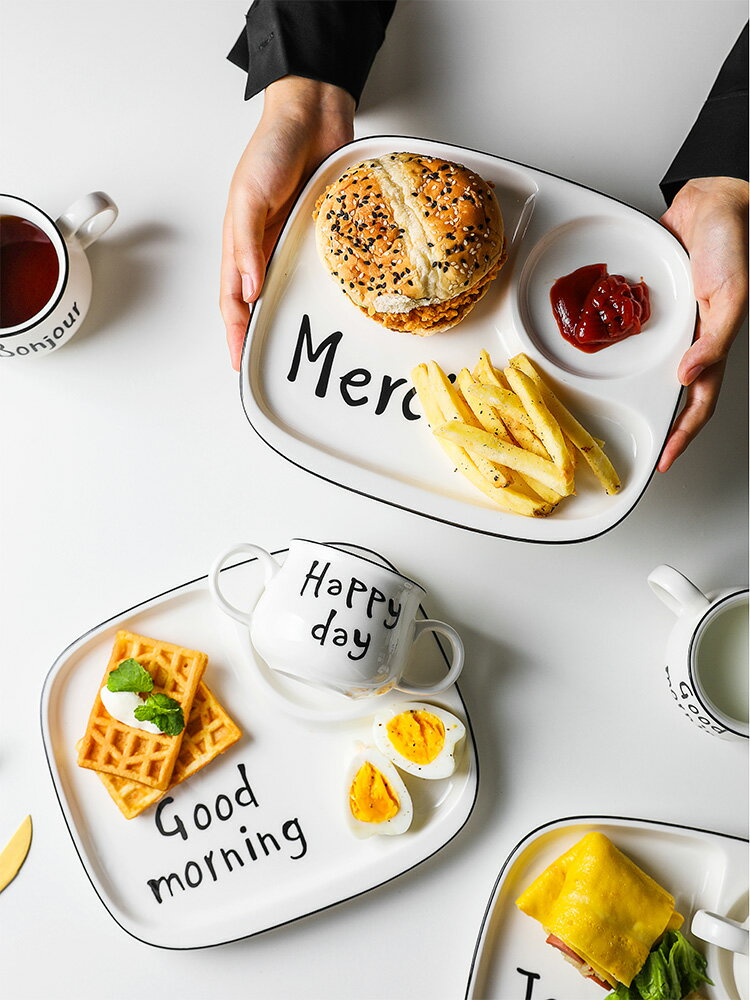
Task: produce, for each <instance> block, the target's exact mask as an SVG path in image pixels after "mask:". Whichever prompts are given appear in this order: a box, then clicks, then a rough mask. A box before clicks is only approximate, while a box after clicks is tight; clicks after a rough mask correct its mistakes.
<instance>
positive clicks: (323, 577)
mask: <svg viewBox="0 0 750 1000" xmlns="http://www.w3.org/2000/svg"><path fill="white" fill-rule="evenodd" d="M330 569H331V564H330V562H327V563H325V564H324V565H323V564H322V563H320V562H319V561H318V560H317V559H313V561H312V563H311V565H310V568H309V570H308V571H307V573H306V574H305V578H304V581H303V583H302V589H301V590H300V592H299V593H300V597H304V596H305V594H307V595H308V597H312V598H314V599H315V600H320V599H321V598H324V597H326V596H328V597H340V596H343V603H344V605H345V606H346V607H347V608H348V609H349V610H352V608H354V606H355V604H359V606H360V607H361V608H363V609H364V612H365V615H366V617H367V620H368V621H373V620H374V619H375V618H376V617H377V618H380V617H381V615H382V616H383V617H382V622H383V627H384V628H387V629H389V630H391V629H394V628H395V627H396V626H397V625H398V622H399V619H400V617H401V602H400V601H396V602H394V600H393V598H392V597H388V598H386V596H385V594H384V593H383V592H382V591H380V590H378V589H377V587H371V586H368V585H367V584H365V583H363V582H362V581H361V580H358V579H357V577H356V576H352V577H350V578H349V579H348V580H347V581H344V580H339V579H337V578H336V577H335V576H330V575H329V573H330ZM337 615H338V610H337V608H335V607H333V608H331V609H330V611H329V612H328V617H327V618H325V619H324V620H323V621H321V622H317V623H316V624H315V625H313V627H312V629H311V630H310V634H311V636H312V637H313V639H315V640H317V642H319V643H320V645H321V646H325V645H326V643H327V642H329V641H330V642H331V643H332V644H333V645H334V646H339V647H345V648H346V655H347V657H348V658H349V659H350V660H361V659H362V658H363V657H365V656H366V655H367V651H368V649H369V648H370V643H371V642H372V633H370V632H366V631H364V630H363V629H359V628H353V629H351V631H348V630H347V629H345V628H339V627H338V626H335V627H333V626H334V622H335V619H336V616H337Z"/></svg>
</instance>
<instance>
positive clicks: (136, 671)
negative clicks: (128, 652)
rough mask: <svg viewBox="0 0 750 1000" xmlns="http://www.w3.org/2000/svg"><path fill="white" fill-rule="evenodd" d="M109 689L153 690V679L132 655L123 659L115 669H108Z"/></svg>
mask: <svg viewBox="0 0 750 1000" xmlns="http://www.w3.org/2000/svg"><path fill="white" fill-rule="evenodd" d="M107 687H108V688H109V690H110V691H134V692H135V693H136V694H141V693H143V692H146V691H151V690H153V687H154V681H153V678H152V677H151V674H150V673H149V672H148V670H146V669H145V668H144V667H142V666H141V665H140V663H139V662H138V660H134V659H133V658H132V656H131V657H130V659H128V660H123V661H122V663H121V664H120V665H119V666H118V667H117V669H116V670H110V672H109V677H108V678H107Z"/></svg>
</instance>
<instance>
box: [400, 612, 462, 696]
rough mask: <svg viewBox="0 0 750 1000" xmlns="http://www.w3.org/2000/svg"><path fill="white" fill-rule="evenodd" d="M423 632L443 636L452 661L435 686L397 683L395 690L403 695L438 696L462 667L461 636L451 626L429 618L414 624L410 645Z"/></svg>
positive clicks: (457, 675)
mask: <svg viewBox="0 0 750 1000" xmlns="http://www.w3.org/2000/svg"><path fill="white" fill-rule="evenodd" d="M423 632H437V633H439V634H440V635H443V636H445V638H446V639H447V640H448V641H449V642H450V644H451V648H452V650H453V659H452V662H451V665H450V669H449V670H448V673H447V674H446V675H445V677H443V679H442V680H440V681H438V682H437V683H435V684H403V683H401V682H400V681H399V683H398V684H396V685H395V687H396V690H397V691H403V692H404V694H419V695H432V694H439V693H440V692H441V691H445V690H446V688H449V687H450V686H451V684H455V683H456V681H457V680H458V677H459V674H460V673H461V671H462V670H463V667H464V644H463V642H462V641H461V636H460V635H459V634H458V632H456V630H455V629H454V628H453V627H452V626H451V625H447V624H446V623H445V622H438V621H434V620H433V619H431V618H425V619H423V620H422V621H418V622H415V623H414V638H413V639H412V645H414V643H415V642H416V641H417V639H418V638H419V637H420V635H422V633H423Z"/></svg>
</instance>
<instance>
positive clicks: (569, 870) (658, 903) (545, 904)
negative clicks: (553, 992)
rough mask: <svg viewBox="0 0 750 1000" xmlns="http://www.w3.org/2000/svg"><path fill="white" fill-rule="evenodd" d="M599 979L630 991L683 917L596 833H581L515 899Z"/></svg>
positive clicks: (670, 899)
mask: <svg viewBox="0 0 750 1000" xmlns="http://www.w3.org/2000/svg"><path fill="white" fill-rule="evenodd" d="M516 905H517V906H518V907H519V908H520V909H521V910H523V912H524V913H527V914H528V915H529V916H530V917H534V919H535V920H538V921H539V922H540V923H541V924H542V925H543V926H544V928H545V929H546V930H547V932H548V933H550V934H554V935H556V936H557V937H558V938H560V940H561V941H563V942H564V943H565V944H567V945H568V947H570V948H572V949H573V951H575V953H576V954H577V955H579V956H580V957H581V958H582V959H583V960H584V961H585V962H587V963H588V964H589V965H590V966H591V967H592V969H593V970H594V972H595V973H597V975H599V976H600V978H606V979H607V980H609V981H610V982H612V981H613V980H617V981H618V982H620V983H624V984H625V985H626V986H630V983H631V982H632V980H633V977H634V976H635V975H636V973H637V972H639V971H640V969H641V968H642V966H643V964H644V962H645V961H646V959H647V958H648V954H649V951H650V950H651V947H652V946H653V944H654V943H655V942H656V941H657V939H658V938H659V937H661V935H662V934H663V933H664V931H665V930H666V929H667V928H670V929H676V928H677V927H679V926H680V925H681V924H682V921H683V918H682V917H681V916H680V914H679V913H677V912H676V911H675V908H674V897H673V896H671V895H670V894H669V893H668V892H667V891H666V889H663V888H662V887H661V886H660V885H659V884H658V882H655V881H654V880H653V879H652V878H651V877H650V876H649V875H647V874H646V873H645V872H643V871H641V869H640V868H639V867H638V866H637V865H636V864H634V863H633V862H632V861H631V860H630V858H628V857H626V856H625V855H624V854H623V853H622V852H621V851H619V850H618V849H617V848H616V847H615V846H614V844H613V843H612V842H611V841H610V840H609V839H608V838H607V837H605V836H604V834H602V833H587V834H586V836H585V837H583V838H582V839H581V840H579V841H578V843H577V844H574V846H573V847H571V849H570V850H569V851H567V853H565V854H563V855H562V856H561V857H559V858H558V859H557V860H556V861H554V862H553V863H552V864H551V865H550V866H549V867H548V868H546V869H545V870H544V871H543V872H542V874H541V875H540V876H539V877H538V878H537V879H535V880H534V882H532V883H531V885H530V886H529V887H528V889H526V891H525V892H523V893H521V895H520V896H519V897H518V899H517V900H516Z"/></svg>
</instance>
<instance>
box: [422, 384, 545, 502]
mask: <svg viewBox="0 0 750 1000" xmlns="http://www.w3.org/2000/svg"><path fill="white" fill-rule="evenodd" d="M411 377H412V382H413V383H414V387H415V389H416V390H417V395H418V396H419V400H420V402H421V404H422V409H423V410H424V413H425V416H426V417H427V421H428V423H429V424H430V425H431V426H432V427H436V426H438V425H440V424H441V423H443V422H444V419H445V418H444V415H443V411H442V409H441V407H440V404H439V402H438V397H437V395H436V393H435V391H434V382H433V381H432V380H431V378H430V373H429V371H428V368H427V365H418V366H417V367H416V368H415V369H414V370H413V371H412V373H411ZM451 388H452V387H451ZM443 399H444V400H445V401H446V405H449V407H452V406H453V405H454V403H455V402H458V401H455V400H452V394H450V393H448V394H447V395H443ZM454 412H455V411H454ZM440 444H441V446H442V448H443V450H444V451H445V453H446V454H447V455H448V457H449V458H450V460H451V462H452V463H453V464H454V465H455V467H456V469H458V471H459V472H461V473H462V474H463V475H464V476H465V477H466V478H467V479H468V480H469V481H470V482H471V483H473V485H474V486H476V487H477V489H479V490H481V491H482V493H484V494H485V496H487V497H489V498H490V500H492V501H493V502H494V503H496V504H497V505H498V506H499V507H502V508H504V509H505V510H508V511H510V512H511V513H514V514H522V515H523V516H525V517H545V516H546V515H547V514H549V513H550V511H551V510H552V507H551V505H549V504H546V503H544V502H543V501H540V500H539V499H538V498H531V497H528V496H525V495H523V494H522V493H519V492H518V491H516V490H514V489H509V488H506V487H504V486H502V485H501V484H500V475H499V474H498V473H499V472H500V470H497V469H496V468H495V466H493V465H492V463H490V462H488V461H486V460H479V465H480V466H481V467H482V468H484V469H485V474H483V473H482V472H481V471H480V468H479V467H478V465H477V464H476V463H475V461H474V460H473V459H472V457H471V456H470V455H468V454H467V452H466V451H465V450H464V449H463V448H462V447H461V446H460V445H458V444H455V443H453V442H452V441H448V440H440ZM487 470H493V471H489V472H488V471H487ZM504 478H505V481H506V482H507V477H504Z"/></svg>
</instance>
